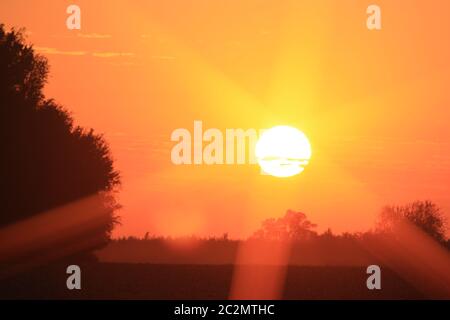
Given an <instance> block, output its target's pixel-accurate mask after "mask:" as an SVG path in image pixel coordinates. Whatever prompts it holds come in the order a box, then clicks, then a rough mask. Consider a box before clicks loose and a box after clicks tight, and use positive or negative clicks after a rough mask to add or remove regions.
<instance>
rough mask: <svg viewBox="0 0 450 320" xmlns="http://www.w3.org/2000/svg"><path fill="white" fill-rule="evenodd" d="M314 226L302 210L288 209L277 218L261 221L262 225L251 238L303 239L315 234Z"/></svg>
mask: <svg viewBox="0 0 450 320" xmlns="http://www.w3.org/2000/svg"><path fill="white" fill-rule="evenodd" d="M315 227H316V225H315V224H313V223H312V222H311V221H309V220H308V219H307V217H306V215H305V214H304V213H303V212H296V211H293V210H288V211H287V212H286V214H285V215H284V216H283V217H281V218H278V219H274V218H270V219H266V220H264V221H263V223H262V226H261V228H260V229H259V230H257V231H256V232H255V233H254V234H253V238H257V239H266V240H305V239H309V238H311V237H312V236H314V235H317V233H316V232H315V231H313V230H312V229H314V228H315Z"/></svg>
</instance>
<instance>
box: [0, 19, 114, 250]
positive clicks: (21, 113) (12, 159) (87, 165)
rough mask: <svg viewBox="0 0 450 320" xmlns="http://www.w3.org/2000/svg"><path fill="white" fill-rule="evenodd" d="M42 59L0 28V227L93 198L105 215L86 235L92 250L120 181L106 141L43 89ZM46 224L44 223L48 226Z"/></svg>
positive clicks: (105, 228) (106, 228)
mask: <svg viewBox="0 0 450 320" xmlns="http://www.w3.org/2000/svg"><path fill="white" fill-rule="evenodd" d="M48 70H49V67H48V62H47V60H46V59H45V58H44V57H42V56H40V55H38V54H36V53H35V52H34V50H33V47H32V46H31V45H27V44H26V43H25V39H24V37H23V32H22V31H20V30H19V31H16V30H14V29H12V30H10V31H7V30H5V27H4V26H3V25H0V130H1V131H0V137H1V150H0V153H1V155H2V156H1V165H0V168H1V169H0V170H1V177H2V191H1V193H0V194H1V196H0V204H1V208H2V209H1V213H0V229H1V227H4V226H7V225H12V224H14V223H15V222H18V221H22V220H24V219H26V218H30V217H33V216H36V215H38V214H41V213H43V212H46V211H48V210H50V209H53V208H56V207H59V206H62V205H66V204H69V203H73V202H76V201H79V200H80V199H83V198H86V197H89V196H93V195H97V196H99V195H100V196H101V199H102V200H101V201H102V206H103V209H104V212H106V216H105V215H104V216H103V218H102V219H100V220H98V221H101V222H99V223H97V225H96V227H95V228H94V229H92V228H91V229H90V230H89V232H90V233H96V238H98V239H102V240H101V241H97V243H96V244H95V246H93V247H92V248H89V249H88V250H90V249H93V248H94V247H97V246H101V245H102V244H103V243H105V242H106V241H107V240H108V239H109V238H110V233H111V231H112V228H113V226H114V223H115V222H116V221H117V218H116V216H115V211H116V209H117V208H118V204H117V203H116V202H115V200H114V194H113V193H114V191H115V189H116V187H117V186H119V184H120V177H119V174H118V172H117V171H116V170H115V169H114V167H113V160H112V158H111V156H110V151H109V148H108V145H107V143H106V142H105V140H104V139H103V137H102V136H101V135H98V134H96V133H94V131H93V130H92V129H90V130H85V129H83V128H81V127H79V126H75V125H74V123H73V119H72V117H71V115H70V114H69V113H68V112H67V111H66V110H65V109H64V108H63V107H62V106H60V105H58V104H57V103H56V102H55V101H53V100H51V99H46V98H45V97H44V94H43V92H42V90H43V88H44V85H45V83H46V81H47V76H48ZM47 227H49V228H50V227H51V226H47Z"/></svg>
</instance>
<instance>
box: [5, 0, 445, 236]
mask: <svg viewBox="0 0 450 320" xmlns="http://www.w3.org/2000/svg"><path fill="white" fill-rule="evenodd" d="M72 3H75V4H77V5H79V6H80V7H81V10H82V11H81V13H82V29H81V30H80V31H77V30H73V31H70V30H68V29H67V28H66V24H65V20H66V18H67V14H66V8H67V6H68V5H69V4H72ZM372 3H376V4H378V5H380V7H381V9H382V23H383V30H381V31H369V30H368V29H367V28H366V17H367V15H366V13H365V11H366V8H367V6H368V5H369V4H372ZM449 13H450V2H448V1H446V0H442V1H438V0H433V1H424V0H421V1H418V0H410V1H408V2H404V1H380V0H377V1H364V0H358V1H356V0H353V1H350V0H342V1H331V0H329V1H328V0H322V1H301V0H298V1H278V0H265V1H261V0H241V1H225V0H217V1H205V0H203V1H200V0H192V1H184V0H170V1H156V0H154V1H124V0H121V1H106V0H105V1H92V0H90V1H86V0H77V1H58V2H56V1H51V0H39V1H37V0H33V1H30V0H15V1H7V2H6V1H2V2H0V22H2V23H5V24H6V25H7V26H8V27H10V26H17V27H26V28H27V31H28V40H29V41H30V42H31V43H34V45H35V48H36V49H37V50H38V51H39V52H41V53H42V54H44V55H45V56H47V57H48V59H49V62H50V65H51V74H50V81H49V84H48V86H47V88H46V94H47V96H48V97H53V98H55V99H56V100H57V101H58V102H59V103H61V104H63V105H64V106H66V107H67V108H68V109H69V110H71V111H72V113H73V115H74V117H75V119H76V123H78V124H81V125H83V126H90V127H93V128H95V129H96V130H97V132H101V133H104V134H105V137H106V139H107V140H108V141H109V142H110V144H111V148H112V152H113V156H114V158H115V159H116V166H117V168H118V170H120V171H121V173H122V176H123V186H122V189H121V192H120V194H119V199H120V202H121V203H122V205H123V206H124V208H123V209H122V210H121V212H120V215H121V216H122V226H121V227H119V228H118V229H117V230H116V235H137V236H142V235H143V234H144V233H145V232H146V231H149V232H150V233H153V234H165V235H168V234H170V235H180V234H191V233H196V234H200V235H211V234H212V235H221V234H222V233H224V232H229V234H230V236H232V237H240V236H246V235H249V234H250V233H251V232H252V231H254V230H255V229H256V228H257V227H258V226H259V224H260V222H261V221H262V220H263V219H265V218H268V217H278V216H280V215H283V214H284V212H285V211H286V209H289V208H290V209H294V210H299V211H303V212H305V213H306V214H307V215H308V216H309V218H310V219H311V220H312V221H313V222H315V223H317V224H318V225H319V227H320V228H319V230H322V229H324V228H327V227H331V228H332V229H333V230H334V231H336V232H342V231H357V230H366V229H368V228H370V227H372V226H373V223H374V219H375V215H376V213H377V212H379V210H380V208H381V207H382V206H383V205H385V204H402V203H405V202H408V201H413V200H419V199H430V200H433V201H435V202H436V203H438V205H440V206H441V207H442V208H443V209H444V210H445V211H446V212H447V213H448V212H450V195H449V192H448V185H449V183H450V126H449V125H448V120H449V118H450V109H449V106H450V95H449V93H448V83H449V82H450V64H449V62H448V57H450V45H449V44H448V39H450V21H449V19H448V15H449ZM194 120H202V121H203V124H204V127H205V128H220V129H225V128H244V129H245V128H255V129H260V128H269V127H272V126H274V125H280V124H283V125H292V126H295V127H297V128H299V129H301V130H302V131H304V132H305V133H306V135H307V136H308V137H309V139H310V141H311V144H312V150H313V157H312V159H311V162H310V164H309V166H308V167H307V168H306V170H305V171H304V172H303V173H302V174H301V175H299V176H295V177H291V178H287V179H279V178H274V177H270V176H263V175H260V174H259V169H258V167H255V166H252V165H246V166H230V165H228V166H227V165H222V166H206V165H205V166H197V167H195V166H175V165H173V164H172V162H171V160H170V151H171V147H172V146H173V145H174V143H172V142H171V141H170V134H171V132H172V131H173V130H174V129H177V128H188V129H190V130H192V126H193V121H194Z"/></svg>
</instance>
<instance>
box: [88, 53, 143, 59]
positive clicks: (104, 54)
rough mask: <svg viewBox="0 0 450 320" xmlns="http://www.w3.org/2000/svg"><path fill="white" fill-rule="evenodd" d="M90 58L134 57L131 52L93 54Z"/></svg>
mask: <svg viewBox="0 0 450 320" xmlns="http://www.w3.org/2000/svg"><path fill="white" fill-rule="evenodd" d="M92 56H94V57H97V58H116V57H134V53H131V52H93V53H92Z"/></svg>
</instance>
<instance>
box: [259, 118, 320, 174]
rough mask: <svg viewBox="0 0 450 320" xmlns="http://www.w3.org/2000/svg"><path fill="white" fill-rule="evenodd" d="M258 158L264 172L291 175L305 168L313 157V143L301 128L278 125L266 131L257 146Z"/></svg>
mask: <svg viewBox="0 0 450 320" xmlns="http://www.w3.org/2000/svg"><path fill="white" fill-rule="evenodd" d="M255 153H256V158H257V160H258V163H259V165H260V166H261V169H262V170H263V172H264V173H266V174H269V175H272V176H275V177H290V176H294V175H296V174H299V173H300V172H302V171H303V170H304V167H305V166H306V165H307V164H308V162H309V159H310V158H311V145H310V143H309V140H308V138H307V137H306V136H305V134H304V133H303V132H301V131H300V130H298V129H296V128H293V127H289V126H276V127H273V128H271V129H268V130H266V131H264V133H263V134H262V135H261V137H260V138H259V140H258V142H257V143H256V147H255Z"/></svg>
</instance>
